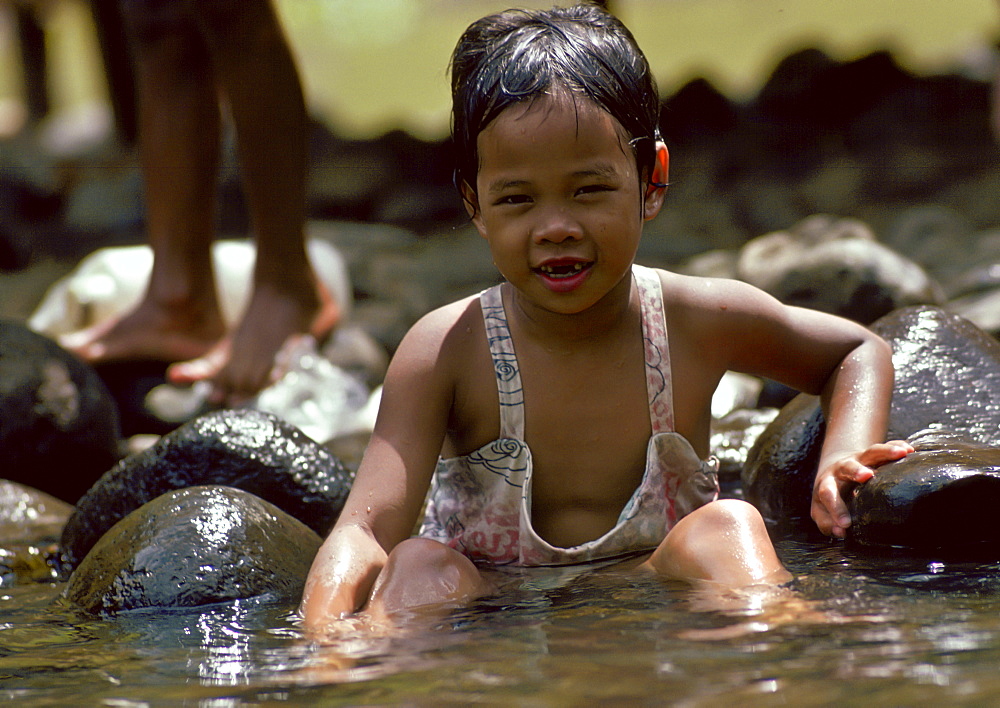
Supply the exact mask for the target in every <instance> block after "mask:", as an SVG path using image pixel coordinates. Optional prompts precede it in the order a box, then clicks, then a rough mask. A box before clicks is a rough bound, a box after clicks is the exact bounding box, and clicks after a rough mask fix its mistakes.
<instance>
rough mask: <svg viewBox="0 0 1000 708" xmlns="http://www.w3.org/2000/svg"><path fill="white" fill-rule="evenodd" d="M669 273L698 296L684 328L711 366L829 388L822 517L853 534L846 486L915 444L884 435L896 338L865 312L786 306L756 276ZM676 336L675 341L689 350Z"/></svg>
mask: <svg viewBox="0 0 1000 708" xmlns="http://www.w3.org/2000/svg"><path fill="white" fill-rule="evenodd" d="M668 282H670V283H671V287H670V289H669V293H670V294H671V295H672V296H673V297H674V298H675V299H679V300H680V301H681V302H682V303H684V304H686V305H687V306H688V307H685V308H683V312H684V313H685V314H684V315H683V316H681V317H680V327H679V329H681V331H682V332H683V333H684V334H685V335H687V337H688V338H689V339H690V340H691V343H690V344H689V345H687V346H688V347H689V348H690V352H688V353H687V356H689V357H690V358H691V360H692V361H694V362H696V365H695V366H697V367H701V368H706V367H707V368H708V370H709V372H710V373H708V374H705V375H709V376H713V377H714V376H716V375H721V373H720V372H724V370H727V369H728V370H733V371H742V372H745V373H749V374H753V375H756V376H761V377H766V378H771V379H774V380H776V381H781V382H782V383H785V384H787V385H789V386H791V387H793V388H795V389H797V390H799V391H805V392H807V393H811V394H814V395H820V396H821V400H822V403H823V411H824V414H825V417H826V436H825V438H824V442H823V447H822V451H821V454H820V463H819V468H818V472H817V475H816V481H815V486H814V489H813V501H812V517H813V520H814V521H815V522H816V524H817V526H818V527H819V528H820V530H821V531H822V532H823V533H825V534H828V535H831V534H832V535H836V536H843V535H844V531H845V529H846V527H847V526H849V525H850V516H849V514H848V511H847V506H846V504H845V502H844V499H843V495H844V494H846V493H848V492H849V490H850V489H851V488H852V487H853V486H855V485H857V484H860V483H862V482H865V481H867V480H868V479H870V478H871V476H872V474H873V471H872V470H873V468H875V467H877V466H879V465H881V464H885V463H886V462H890V461H892V460H896V459H899V458H901V457H903V456H905V455H906V454H908V452H909V451H910V450H911V449H912V448H910V447H909V446H908V445H907V444H906V443H903V442H900V441H894V442H892V443H885V442H884V441H885V435H886V430H887V425H888V418H889V407H890V403H891V400H892V386H893V368H892V350H891V349H890V347H889V345H888V344H886V342H885V341H884V340H882V339H881V338H880V337H878V336H877V335H875V334H874V333H873V332H871V331H870V330H869V329H867V328H865V327H863V326H861V325H859V324H857V323H855V322H851V321H849V320H846V319H843V318H840V317H835V316H833V315H828V314H825V313H822V312H818V311H815V310H809V309H805V308H799V307H789V306H785V305H783V304H781V303H780V302H778V301H777V300H776V299H774V298H773V297H771V296H770V295H767V294H766V293H764V292H763V291H761V290H758V289H757V288H754V287H752V286H750V285H747V284H746V283H741V282H738V281H735V280H706V279H677V280H669V281H665V282H664V285H665V293H666V292H668V291H667V290H666V288H667V283H668ZM668 301H669V300H668ZM671 337H672V339H671V351H673V350H674V349H675V347H677V346H679V347H680V351H682V352H685V351H686V350H685V348H684V347H685V345H683V344H681V345H677V344H675V341H676V340H674V339H673V333H671ZM682 380H683V379H682ZM711 383H712V386H714V384H715V381H714V379H713V381H711ZM674 395H675V399H676V398H677V391H676V390H675V394H674Z"/></svg>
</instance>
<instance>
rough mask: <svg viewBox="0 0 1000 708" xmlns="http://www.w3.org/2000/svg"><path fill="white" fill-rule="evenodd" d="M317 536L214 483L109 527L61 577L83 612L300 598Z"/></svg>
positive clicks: (171, 496) (174, 494)
mask: <svg viewBox="0 0 1000 708" xmlns="http://www.w3.org/2000/svg"><path fill="white" fill-rule="evenodd" d="M320 543H321V539H320V537H319V536H318V535H317V534H316V532H315V531H313V530H312V529H310V528H308V527H307V526H306V525H305V524H303V523H302V522H300V521H298V520H297V519H295V518H293V517H291V516H289V515H288V514H286V513H285V512H283V511H281V510H280V509H278V508H277V507H276V506H274V505H273V504H270V503H269V502H266V501H264V500H263V499H261V498H260V497H257V496H255V495H253V494H250V493H248V492H245V491H242V490H239V489H234V488H232V487H222V486H214V485H212V486H199V487H189V488H187V489H180V490H176V491H172V492H169V493H167V494H163V495H162V496H159V497H157V498H156V499H154V500H153V501H151V502H149V503H148V504H144V505H143V506H141V507H140V508H138V509H137V510H135V511H133V512H132V513H131V514H129V515H128V516H126V517H125V518H124V519H122V520H121V521H119V522H118V523H117V524H115V525H114V526H113V527H112V528H111V529H110V530H109V531H108V533H106V534H104V536H103V537H102V538H101V539H100V541H98V543H97V544H96V545H95V546H94V547H93V548H92V549H91V551H90V553H88V554H87V556H86V557H85V558H84V559H83V561H82V562H81V563H80V565H79V566H78V567H77V569H76V570H75V571H74V572H73V574H72V575H71V576H70V578H69V582H68V584H67V587H66V590H65V592H64V597H65V598H66V599H67V600H69V601H70V602H72V603H73V604H74V605H77V606H78V607H80V608H82V609H83V610H86V611H87V612H91V613H95V614H102V615H113V614H115V613H118V612H122V611H126V610H134V609H140V608H167V607H198V606H200V605H207V604H211V603H216V602H226V601H231V600H238V599H248V598H257V597H265V598H266V599H268V600H274V601H295V600H298V599H299V598H300V597H301V596H302V588H303V586H304V584H305V578H306V575H307V574H308V572H309V566H310V564H311V563H312V559H313V556H315V554H316V551H317V550H318V549H319V546H320Z"/></svg>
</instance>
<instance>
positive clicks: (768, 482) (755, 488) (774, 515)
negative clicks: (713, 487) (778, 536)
mask: <svg viewBox="0 0 1000 708" xmlns="http://www.w3.org/2000/svg"><path fill="white" fill-rule="evenodd" d="M824 430H825V428H824V425H823V416H822V413H821V412H820V408H819V400H818V399H817V398H816V397H815V396H807V395H805V394H802V395H799V396H796V397H795V398H793V399H792V400H791V402H789V403H788V404H787V405H785V406H784V407H783V408H781V410H780V411H779V412H778V415H777V416H776V417H775V419H774V420H773V421H771V423H770V425H768V426H767V427H766V428H765V429H764V431H763V432H761V433H760V434H759V435H758V437H757V440H756V441H755V442H754V444H753V447H751V448H750V451H749V452H748V453H747V456H746V462H744V464H743V470H742V472H741V474H740V480H741V482H742V485H743V497H744V498H745V499H746V500H747V501H748V502H750V503H751V504H753V505H754V506H755V507H757V509H759V510H760V513H761V515H762V516H763V517H764V519H765V521H767V522H768V524H770V525H772V526H777V527H779V528H793V529H794V528H802V529H804V530H806V531H811V530H812V528H813V527H811V526H810V524H811V521H810V517H809V506H810V503H811V500H812V486H813V480H814V479H815V477H816V468H817V466H818V465H819V453H820V445H822V442H823V432H824Z"/></svg>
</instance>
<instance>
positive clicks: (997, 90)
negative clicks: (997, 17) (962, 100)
mask: <svg viewBox="0 0 1000 708" xmlns="http://www.w3.org/2000/svg"><path fill="white" fill-rule="evenodd" d="M997 7H1000V1H998V2H997ZM993 71H994V72H995V74H996V75H995V76H994V77H993V93H992V96H991V98H992V101H991V103H990V118H991V119H992V122H993V124H992V127H993V138H994V139H995V140H996V142H997V143H998V144H1000V62H998V65H997V66H995V67H994V69H993Z"/></svg>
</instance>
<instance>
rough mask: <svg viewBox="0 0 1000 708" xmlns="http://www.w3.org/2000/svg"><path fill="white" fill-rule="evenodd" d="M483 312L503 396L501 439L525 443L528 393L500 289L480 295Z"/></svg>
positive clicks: (489, 290)
mask: <svg viewBox="0 0 1000 708" xmlns="http://www.w3.org/2000/svg"><path fill="white" fill-rule="evenodd" d="M479 306H480V307H481V308H482V310H483V322H484V324H485V325H486V339H487V341H488V342H489V345H490V354H491V355H492V357H493V368H494V370H495V371H496V375H497V392H498V393H499V395H500V437H501V438H514V439H515V440H524V390H523V389H522V388H521V373H520V371H519V370H518V366H517V357H516V356H515V355H514V341H513V340H512V339H511V338H510V329H509V328H508V327H507V313H506V312H505V311H504V308H503V299H502V298H501V295H500V286H499V285H495V286H493V287H492V288H489V289H488V290H484V291H483V292H482V293H480V295H479Z"/></svg>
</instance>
